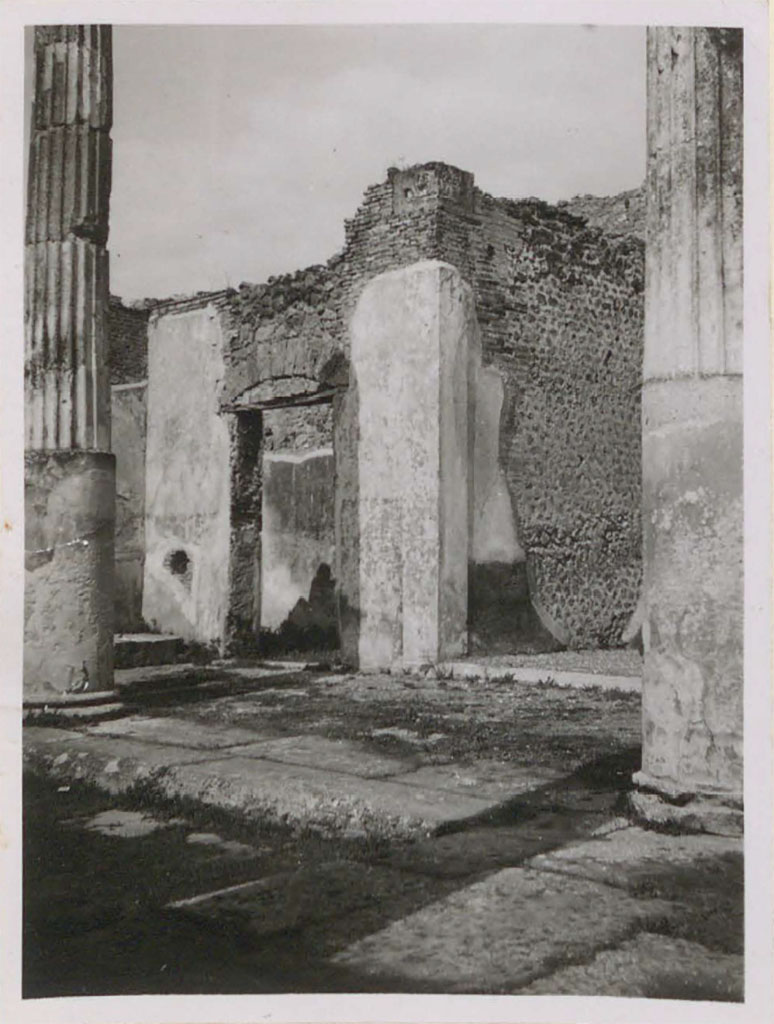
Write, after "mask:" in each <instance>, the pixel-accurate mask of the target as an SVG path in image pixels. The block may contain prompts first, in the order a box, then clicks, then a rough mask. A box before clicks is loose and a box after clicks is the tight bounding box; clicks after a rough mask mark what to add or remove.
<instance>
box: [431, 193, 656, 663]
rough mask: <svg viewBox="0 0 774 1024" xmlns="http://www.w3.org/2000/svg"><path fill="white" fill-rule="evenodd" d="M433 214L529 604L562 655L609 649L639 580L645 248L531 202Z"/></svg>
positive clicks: (485, 201) (488, 202) (478, 196)
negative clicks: (490, 402)
mask: <svg viewBox="0 0 774 1024" xmlns="http://www.w3.org/2000/svg"><path fill="white" fill-rule="evenodd" d="M473 208H474V213H473V216H470V217H465V218H463V217H461V216H460V215H459V212H458V210H456V209H453V208H449V207H448V206H445V205H444V204H442V205H441V208H440V210H439V232H440V237H441V243H442V249H443V256H444V258H445V259H447V260H448V261H449V262H451V263H454V264H455V265H456V266H458V267H460V268H461V269H462V272H463V274H464V275H465V276H466V277H467V279H468V280H470V281H471V282H472V284H473V287H474V291H475V294H476V300H477V311H478V318H479V322H480V324H481V331H482V346H483V353H484V361H485V363H490V364H491V365H492V366H494V367H495V368H496V369H497V370H498V371H499V373H500V374H501V376H502V378H503V382H504V386H505V401H504V404H503V411H502V417H501V434H500V457H501V464H502V465H503V467H504V470H505V474H506V477H507V479H508V484H509V488H510V493H511V498H512V501H513V505H514V510H515V513H516V521H517V527H518V534H519V539H520V541H521V544H522V546H523V547H524V549H525V551H526V555H527V574H528V580H529V591H530V597H531V599H532V603H533V604H534V605H535V607H536V608H537V610H538V612H539V614H540V617H541V620H542V621H543V623H544V625H546V626H547V627H548V628H549V629H550V631H551V632H552V633H553V634H554V636H555V637H556V638H557V639H559V640H560V641H561V642H562V643H564V644H566V645H568V646H571V647H582V646H597V645H602V646H606V645H610V644H616V643H619V642H620V640H621V633H622V631H623V629H624V628H625V626H626V624H627V622H628V620H629V618H630V617H631V615H632V613H633V611H634V608H635V606H636V602H637V597H638V590H639V584H640V577H641V528H640V473H641V442H640V399H639V384H640V377H641V367H642V343H643V269H644V268H643V260H644V246H643V244H642V242H640V240H639V239H637V238H635V237H632V236H626V235H624V236H613V235H610V234H608V233H606V232H605V231H603V230H602V229H601V228H596V227H590V226H588V225H587V224H586V223H585V221H584V220H583V219H582V218H578V217H575V216H573V215H572V214H569V213H567V212H566V211H564V210H561V209H557V208H556V207H552V206H549V205H548V204H546V203H542V202H539V201H537V200H527V201H523V202H513V201H509V200H501V199H500V200H498V199H493V198H492V197H491V196H488V195H486V194H484V193H480V192H478V191H476V192H475V196H474V204H473Z"/></svg>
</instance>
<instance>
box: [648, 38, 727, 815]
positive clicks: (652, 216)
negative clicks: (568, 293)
mask: <svg viewBox="0 0 774 1024" xmlns="http://www.w3.org/2000/svg"><path fill="white" fill-rule="evenodd" d="M647 135H648V174H647V198H648V205H647V249H646V295H645V354H644V375H643V376H644V380H643V536H644V587H645V622H644V626H643V641H644V648H645V667H644V680H643V770H642V771H641V772H640V773H638V775H637V776H636V777H635V779H636V782H637V783H638V785H639V787H640V792H639V793H637V794H635V797H634V800H635V804H636V805H637V806H638V807H639V808H640V810H643V811H644V812H646V813H648V814H650V815H652V816H656V817H661V818H662V819H664V818H666V819H668V820H680V821H683V822H685V823H689V824H694V825H695V826H696V827H699V828H708V829H710V830H721V831H724V830H728V829H731V830H732V831H733V830H735V829H737V828H738V827H740V823H741V798H742V670H743V544H742V529H743V516H742V513H743V509H742V412H743V409H742V347H743V329H742V328H743V325H742V300H743V294H742V34H741V31H739V30H736V29H707V28H652V29H649V30H648V126H647ZM734 808H736V809H737V810H736V811H735V810H734Z"/></svg>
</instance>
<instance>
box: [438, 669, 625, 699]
mask: <svg viewBox="0 0 774 1024" xmlns="http://www.w3.org/2000/svg"><path fill="white" fill-rule="evenodd" d="M435 671H436V673H437V675H438V677H439V678H440V679H469V680H476V679H480V680H482V681H483V680H485V681H487V682H503V683H506V682H515V683H535V684H541V685H545V686H559V687H566V688H568V689H574V690H590V689H597V690H620V691H621V692H623V693H642V678H641V676H638V675H626V676H623V675H607V674H605V673H602V672H592V671H582V672H574V671H568V670H566V669H553V668H549V667H536V666H529V665H525V666H517V665H486V664H484V663H483V662H475V661H444V662H441V663H440V664H438V665H437V666H436V669H435Z"/></svg>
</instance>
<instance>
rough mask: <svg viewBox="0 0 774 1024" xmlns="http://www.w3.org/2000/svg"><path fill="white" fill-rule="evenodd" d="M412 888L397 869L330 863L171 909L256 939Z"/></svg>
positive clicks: (417, 889)
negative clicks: (229, 927) (238, 930)
mask: <svg viewBox="0 0 774 1024" xmlns="http://www.w3.org/2000/svg"><path fill="white" fill-rule="evenodd" d="M412 890H413V891H414V893H415V894H416V896H417V897H420V895H421V893H422V891H423V886H422V882H421V880H417V879H415V878H412V877H411V876H410V875H405V874H402V873H401V872H400V871H396V870H394V869H391V868H386V867H378V866H373V865H368V864H361V863H359V862H356V861H333V862H329V863H324V864H319V865H310V866H305V867H302V868H300V869H299V870H297V871H283V872H280V873H277V874H274V875H269V876H268V877H266V878H260V879H257V880H256V881H251V882H244V883H242V884H241V885H233V886H229V887H228V888H226V889H221V890H218V891H215V892H208V893H201V894H198V895H196V896H193V897H189V898H187V899H182V900H176V901H175V902H174V903H171V904H170V909H172V910H177V911H180V912H182V913H184V914H187V915H189V916H191V917H194V918H197V919H198V920H200V921H203V922H206V923H210V924H212V925H222V923H223V922H228V923H230V924H232V925H235V926H236V927H238V928H240V929H241V930H243V931H245V932H247V933H249V934H250V935H252V936H254V937H257V936H265V935H271V934H272V933H274V932H280V931H285V930H287V929H292V928H297V927H299V926H301V925H304V924H313V923H316V922H320V921H328V920H331V919H335V918H342V917H344V916H345V915H347V914H350V913H352V912H353V911H357V910H359V909H361V908H363V907H367V906H371V905H379V904H383V903H384V902H385V901H386V902H388V903H389V902H390V901H392V900H394V899H395V898H396V896H397V894H398V893H400V894H401V895H402V896H403V897H404V898H405V897H406V895H409V896H410V894H411V891H412Z"/></svg>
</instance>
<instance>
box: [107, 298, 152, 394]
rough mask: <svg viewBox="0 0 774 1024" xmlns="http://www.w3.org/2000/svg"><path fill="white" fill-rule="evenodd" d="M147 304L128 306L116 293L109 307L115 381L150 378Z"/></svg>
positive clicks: (112, 371)
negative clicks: (137, 306) (144, 305)
mask: <svg viewBox="0 0 774 1024" xmlns="http://www.w3.org/2000/svg"><path fill="white" fill-rule="evenodd" d="M149 315H150V310H149V309H147V308H144V307H142V306H141V307H140V308H136V307H133V306H126V305H124V303H123V302H122V301H121V299H119V298H117V297H116V296H115V295H111V296H110V304H109V306H108V318H107V328H108V345H109V365H110V383H111V384H133V383H136V382H137V381H141V380H147V377H148V317H149Z"/></svg>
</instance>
